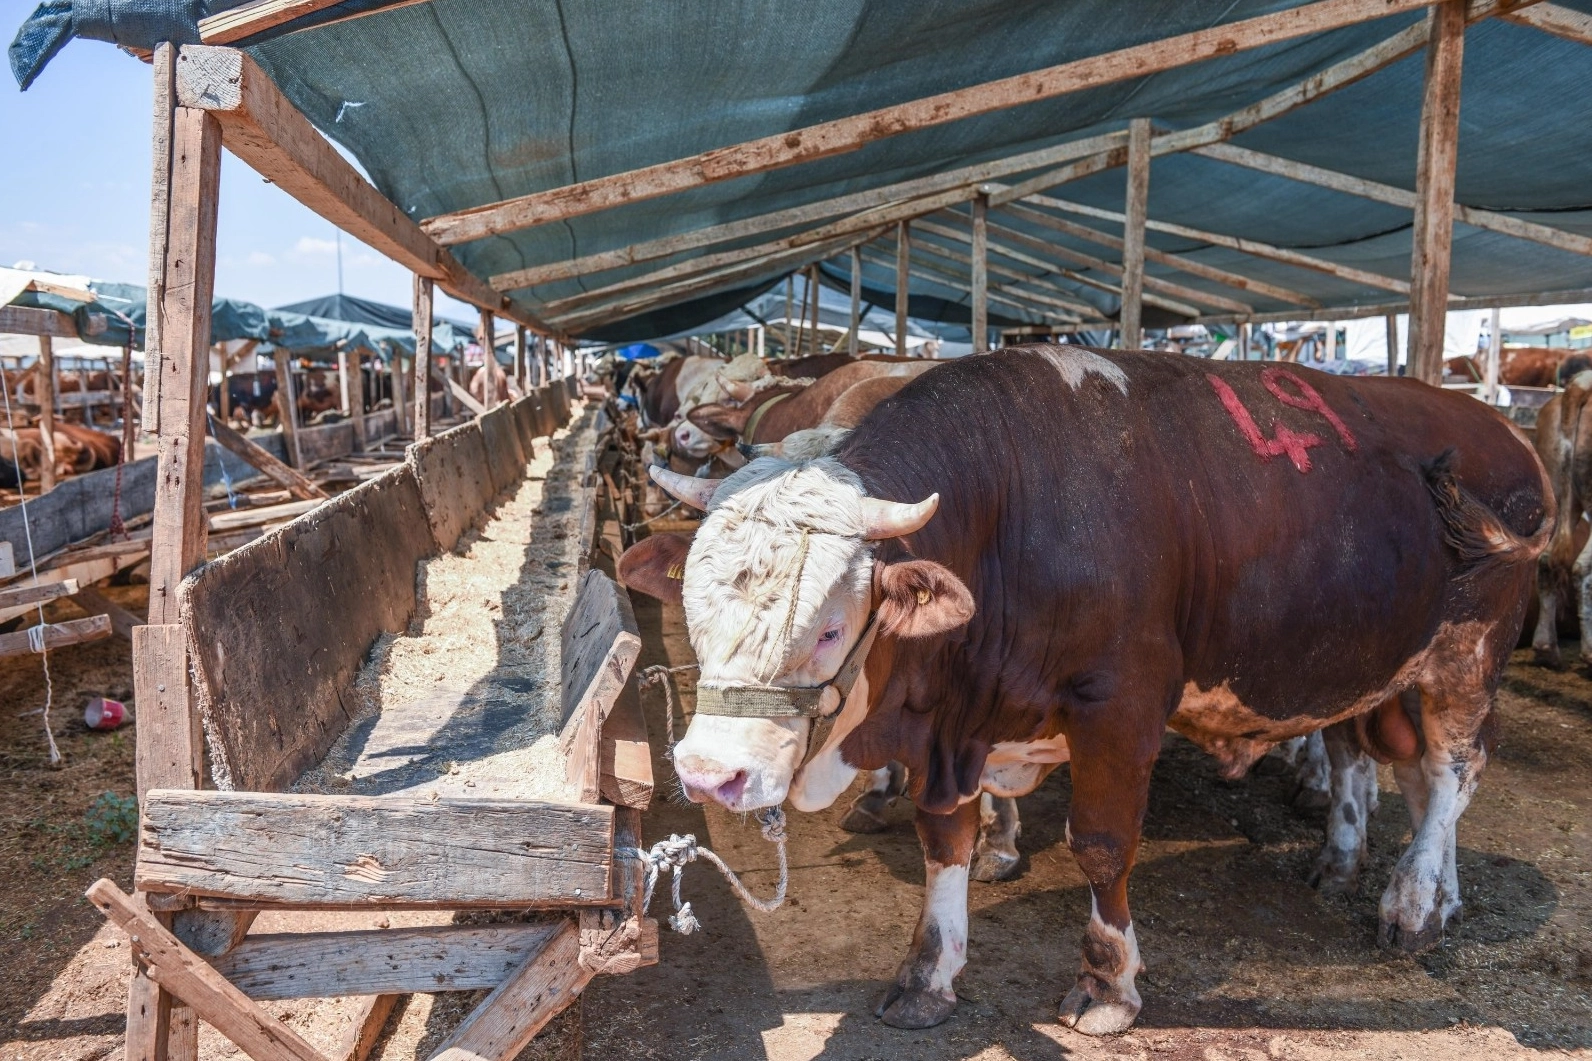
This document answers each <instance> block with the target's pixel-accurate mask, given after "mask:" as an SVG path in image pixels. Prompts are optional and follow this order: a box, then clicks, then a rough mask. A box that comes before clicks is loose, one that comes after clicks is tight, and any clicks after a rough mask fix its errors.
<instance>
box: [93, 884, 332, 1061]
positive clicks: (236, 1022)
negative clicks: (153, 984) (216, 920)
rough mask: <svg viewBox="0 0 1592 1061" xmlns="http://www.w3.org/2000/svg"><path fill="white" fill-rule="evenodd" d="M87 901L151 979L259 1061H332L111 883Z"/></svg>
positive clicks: (95, 888)
mask: <svg viewBox="0 0 1592 1061" xmlns="http://www.w3.org/2000/svg"><path fill="white" fill-rule="evenodd" d="M88 899H89V902H91V903H93V904H94V905H95V906H96V907H98V908H99V911H100V913H102V914H104V915H105V916H106V917H107V918H109V919H110V920H112V921H114V922H115V923H116V924H117V925H118V926H119V927H120V928H121V929H122V931H124V932H126V933H127V936H128V939H129V940H130V942H131V943H132V950H133V957H134V960H135V961H136V962H138V963H139V964H140V965H141V966H143V967H144V968H145V969H146V970H147V972H148V975H149V977H150V978H151V979H152V980H155V981H157V982H158V983H159V984H160V986H161V987H162V988H163V989H164V990H166V991H169V992H171V993H172V994H174V995H176V996H178V997H179V998H181V999H182V1000H183V1001H184V1002H185V1003H187V1004H188V1005H189V1006H190V1007H192V1008H193V1010H194V1012H195V1013H197V1014H198V1015H199V1016H200V1017H201V1018H202V1019H203V1020H204V1022H205V1023H206V1024H209V1025H211V1026H212V1027H213V1028H215V1029H216V1030H217V1031H219V1032H220V1033H221V1034H222V1035H225V1036H226V1037H227V1038H228V1039H230V1040H232V1041H233V1042H234V1043H236V1044H238V1045H239V1046H241V1047H242V1048H243V1049H244V1050H245V1051H247V1052H248V1054H249V1056H250V1057H253V1058H254V1059H255V1061H327V1059H326V1058H324V1057H323V1056H322V1055H321V1054H320V1053H319V1052H318V1051H317V1050H316V1049H315V1048H314V1047H313V1046H311V1045H310V1044H309V1043H308V1042H306V1041H305V1040H304V1039H303V1037H301V1036H300V1035H299V1034H298V1033H297V1032H295V1031H294V1030H293V1029H292V1028H290V1027H289V1026H288V1025H286V1024H284V1023H282V1022H281V1021H279V1020H277V1019H276V1018H275V1017H273V1016H271V1015H270V1014H269V1013H266V1012H265V1011H264V1010H262V1009H261V1008H260V1007H259V1006H257V1005H255V1004H254V1003H253V1002H251V1001H249V998H248V996H247V995H245V994H244V993H243V992H242V991H239V990H238V989H237V988H236V987H233V986H232V985H231V984H229V983H227V981H226V978H225V977H223V976H222V975H221V974H220V973H218V972H216V971H215V970H214V969H212V968H211V967H210V965H209V964H208V963H207V962H206V961H205V960H204V959H203V958H201V957H199V955H197V954H195V953H194V952H193V951H191V950H189V949H188V948H187V947H185V946H183V945H182V943H181V942H180V941H179V940H178V939H177V937H176V936H174V935H172V934H171V932H169V931H168V930H167V929H166V927H165V926H164V925H162V924H160V923H159V922H158V921H156V920H155V919H154V918H153V917H151V916H150V915H149V914H148V912H146V911H145V910H143V909H142V908H141V907H140V906H139V905H138V903H137V902H136V901H135V900H134V899H133V898H132V897H131V896H129V895H127V894H126V893H124V892H123V891H122V890H121V889H120V888H118V887H116V885H115V884H114V883H113V882H112V881H110V880H108V879H105V878H101V879H100V880H98V881H96V882H95V883H94V885H93V887H91V888H89V890H88Z"/></svg>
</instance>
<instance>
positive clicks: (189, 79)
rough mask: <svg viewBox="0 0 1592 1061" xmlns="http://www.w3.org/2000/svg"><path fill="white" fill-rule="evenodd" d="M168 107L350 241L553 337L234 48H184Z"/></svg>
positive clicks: (550, 331)
mask: <svg viewBox="0 0 1592 1061" xmlns="http://www.w3.org/2000/svg"><path fill="white" fill-rule="evenodd" d="M177 100H178V102H179V103H180V104H181V105H182V106H185V107H192V108H194V109H196V110H203V111H207V112H209V113H210V114H212V115H213V116H214V117H215V118H216V120H217V121H219V122H220V123H221V129H222V136H223V139H224V140H225V143H226V146H227V148H228V150H230V151H231V152H232V153H233V154H235V155H237V156H238V157H239V158H241V159H243V161H245V162H247V163H248V164H249V165H250V166H251V167H253V168H254V169H255V170H256V171H257V172H258V173H259V174H260V175H261V176H263V177H265V178H267V179H269V180H270V181H271V182H272V183H274V184H276V185H277V186H278V187H280V188H281V189H282V190H283V191H285V192H287V193H288V194H289V195H291V196H293V197H294V198H295V199H297V200H298V201H299V202H301V203H303V204H304V205H305V206H307V207H309V208H310V209H311V210H313V211H315V212H316V213H317V214H320V215H321V216H322V217H324V218H326V219H327V220H328V221H330V222H331V223H332V224H334V225H336V226H337V227H338V228H340V229H342V230H343V231H344V232H347V233H348V234H349V235H351V236H353V237H355V238H356V239H359V240H361V241H363V242H364V243H367V244H369V245H370V246H371V247H373V248H375V249H376V250H377V251H379V252H381V253H382V254H385V255H386V256H387V257H389V258H391V259H393V260H394V261H396V262H398V264H400V265H402V266H403V267H404V268H406V269H408V270H410V271H411V272H414V273H418V274H419V275H421V276H425V277H429V278H431V279H433V280H435V281H436V283H437V285H438V286H439V287H441V288H442V289H443V290H444V291H447V292H448V293H449V294H450V295H453V296H454V297H455V298H458V299H460V300H461V301H464V302H468V303H470V304H471V305H473V306H476V307H478V308H480V309H487V310H491V311H492V312H494V313H497V314H500V315H502V316H504V317H508V318H509V319H511V320H513V321H515V322H516V323H518V324H524V325H525V326H526V327H528V328H530V329H532V330H533V331H537V332H541V333H544V334H555V333H554V332H553V330H552V329H551V328H550V327H549V326H548V325H547V324H546V323H544V322H543V321H542V320H541V319H539V318H538V317H537V316H536V315H535V314H533V313H531V311H530V310H528V309H527V308H525V307H524V306H522V305H520V304H519V303H517V302H515V301H513V300H511V299H509V298H508V297H507V296H505V295H503V294H501V293H500V292H498V291H495V290H493V289H492V288H491V287H489V286H488V285H487V284H486V283H485V282H483V281H482V280H481V279H480V278H479V277H477V276H475V275H474V274H473V273H471V272H470V271H469V270H468V269H466V268H464V266H463V265H461V264H460V263H459V262H458V260H457V259H455V258H454V257H453V255H452V254H450V253H449V252H448V251H447V250H446V249H444V248H443V247H441V246H439V245H438V244H437V243H436V242H435V241H434V240H432V238H431V237H430V236H428V235H426V234H425V233H424V232H423V231H421V229H420V227H419V226H418V225H416V224H415V223H414V222H413V221H411V220H409V218H408V217H407V216H405V214H404V212H403V210H402V209H400V208H399V206H398V205H397V204H396V203H394V202H393V201H392V200H390V199H388V198H387V197H386V196H384V195H382V194H381V192H379V191H377V190H376V188H375V187H374V186H373V185H371V183H370V182H369V181H367V180H365V179H364V178H363V177H362V176H360V174H359V171H358V170H356V169H354V167H353V166H352V165H350V164H349V163H348V162H347V160H345V159H344V158H343V157H342V156H341V155H339V154H338V153H337V151H336V150H335V149H334V148H333V147H332V145H331V144H330V143H329V142H328V141H327V140H326V138H325V137H323V136H322V135H321V134H320V133H319V132H317V131H316V129H315V127H314V126H313V125H311V124H310V121H309V119H308V118H306V117H304V115H302V114H300V113H299V111H298V109H297V108H296V107H294V106H293V104H292V103H291V102H290V101H289V100H288V99H287V97H286V96H284V95H282V91H281V90H280V89H279V88H277V87H276V84H275V82H273V81H272V80H271V79H270V78H269V77H267V76H266V75H265V72H264V71H263V70H261V69H260V67H259V66H258V65H257V64H256V63H255V62H254V60H253V59H251V58H249V56H248V55H246V54H244V53H243V52H241V51H238V50H237V49H235V48H218V47H211V46H208V45H189V46H186V47H184V48H183V49H182V53H181V61H180V62H178V63H177Z"/></svg>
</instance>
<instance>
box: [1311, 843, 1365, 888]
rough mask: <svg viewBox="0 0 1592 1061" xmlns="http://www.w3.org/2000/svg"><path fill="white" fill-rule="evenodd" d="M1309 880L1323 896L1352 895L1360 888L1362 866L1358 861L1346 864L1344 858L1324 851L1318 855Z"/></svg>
mask: <svg viewBox="0 0 1592 1061" xmlns="http://www.w3.org/2000/svg"><path fill="white" fill-rule="evenodd" d="M1308 880H1309V884H1310V886H1311V887H1312V888H1314V889H1315V890H1316V891H1317V892H1319V893H1320V894H1321V895H1322V897H1323V898H1327V899H1335V898H1338V897H1340V896H1350V895H1353V894H1355V893H1356V892H1358V891H1359V890H1360V867H1359V864H1358V863H1350V864H1348V865H1345V864H1344V862H1343V861H1342V860H1340V859H1336V858H1333V857H1331V856H1330V855H1329V854H1328V853H1327V852H1325V851H1323V852H1322V853H1321V854H1320V855H1319V856H1317V857H1316V864H1315V866H1313V867H1312V868H1311V870H1310V876H1309V878H1308Z"/></svg>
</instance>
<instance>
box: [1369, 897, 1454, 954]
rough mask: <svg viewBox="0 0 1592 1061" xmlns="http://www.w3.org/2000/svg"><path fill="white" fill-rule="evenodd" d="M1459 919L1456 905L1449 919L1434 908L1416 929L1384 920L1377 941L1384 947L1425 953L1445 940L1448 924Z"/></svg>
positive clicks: (1378, 928)
mask: <svg viewBox="0 0 1592 1061" xmlns="http://www.w3.org/2000/svg"><path fill="white" fill-rule="evenodd" d="M1459 920H1460V910H1459V908H1458V907H1455V909H1454V911H1453V913H1451V914H1450V915H1449V916H1448V920H1447V921H1444V919H1443V915H1442V912H1441V911H1439V910H1433V911H1432V912H1431V914H1430V915H1429V916H1428V917H1427V918H1426V920H1425V921H1424V922H1422V923H1421V926H1420V927H1419V928H1415V929H1410V928H1406V927H1404V926H1403V925H1400V924H1398V923H1396V922H1393V921H1386V920H1384V921H1381V922H1380V923H1379V924H1378V925H1377V931H1376V941H1377V943H1379V944H1381V945H1382V946H1384V947H1387V948H1390V949H1392V950H1401V951H1403V952H1404V953H1405V954H1424V953H1425V952H1426V951H1429V950H1431V949H1432V948H1434V947H1436V946H1437V945H1438V944H1439V943H1441V942H1443V933H1444V931H1445V930H1446V928H1447V926H1448V925H1449V924H1458V923H1459Z"/></svg>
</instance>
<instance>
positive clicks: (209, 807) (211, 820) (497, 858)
mask: <svg viewBox="0 0 1592 1061" xmlns="http://www.w3.org/2000/svg"><path fill="white" fill-rule="evenodd" d="M143 810H144V812H143V819H142V825H141V829H140V837H141V840H142V844H141V850H140V853H139V860H138V871H137V876H136V879H137V882H138V887H139V888H140V890H143V891H155V892H180V893H182V894H188V895H214V896H221V897H226V898H238V899H247V900H263V901H274V902H285V903H295V904H296V903H339V904H380V903H386V902H403V903H413V904H420V905H430V906H436V907H439V908H442V909H449V908H455V907H457V908H463V907H468V906H476V905H483V904H484V905H490V906H498V907H506V906H525V907H535V906H549V905H566V906H582V905H593V904H600V903H603V902H607V901H609V899H608V888H609V868H610V864H611V862H612V859H613V828H614V823H613V808H612V807H603V806H595V805H584V804H573V803H569V804H564V803H544V802H538V801H533V800H508V799H470V798H454V797H449V798H438V799H426V798H423V797H410V796H341V795H339V796H311V795H289V794H284V793H261V792H187V791H182V790H177V789H163V790H154V791H151V792H149V793H148V794H146V796H145V799H144V809H143Z"/></svg>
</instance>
